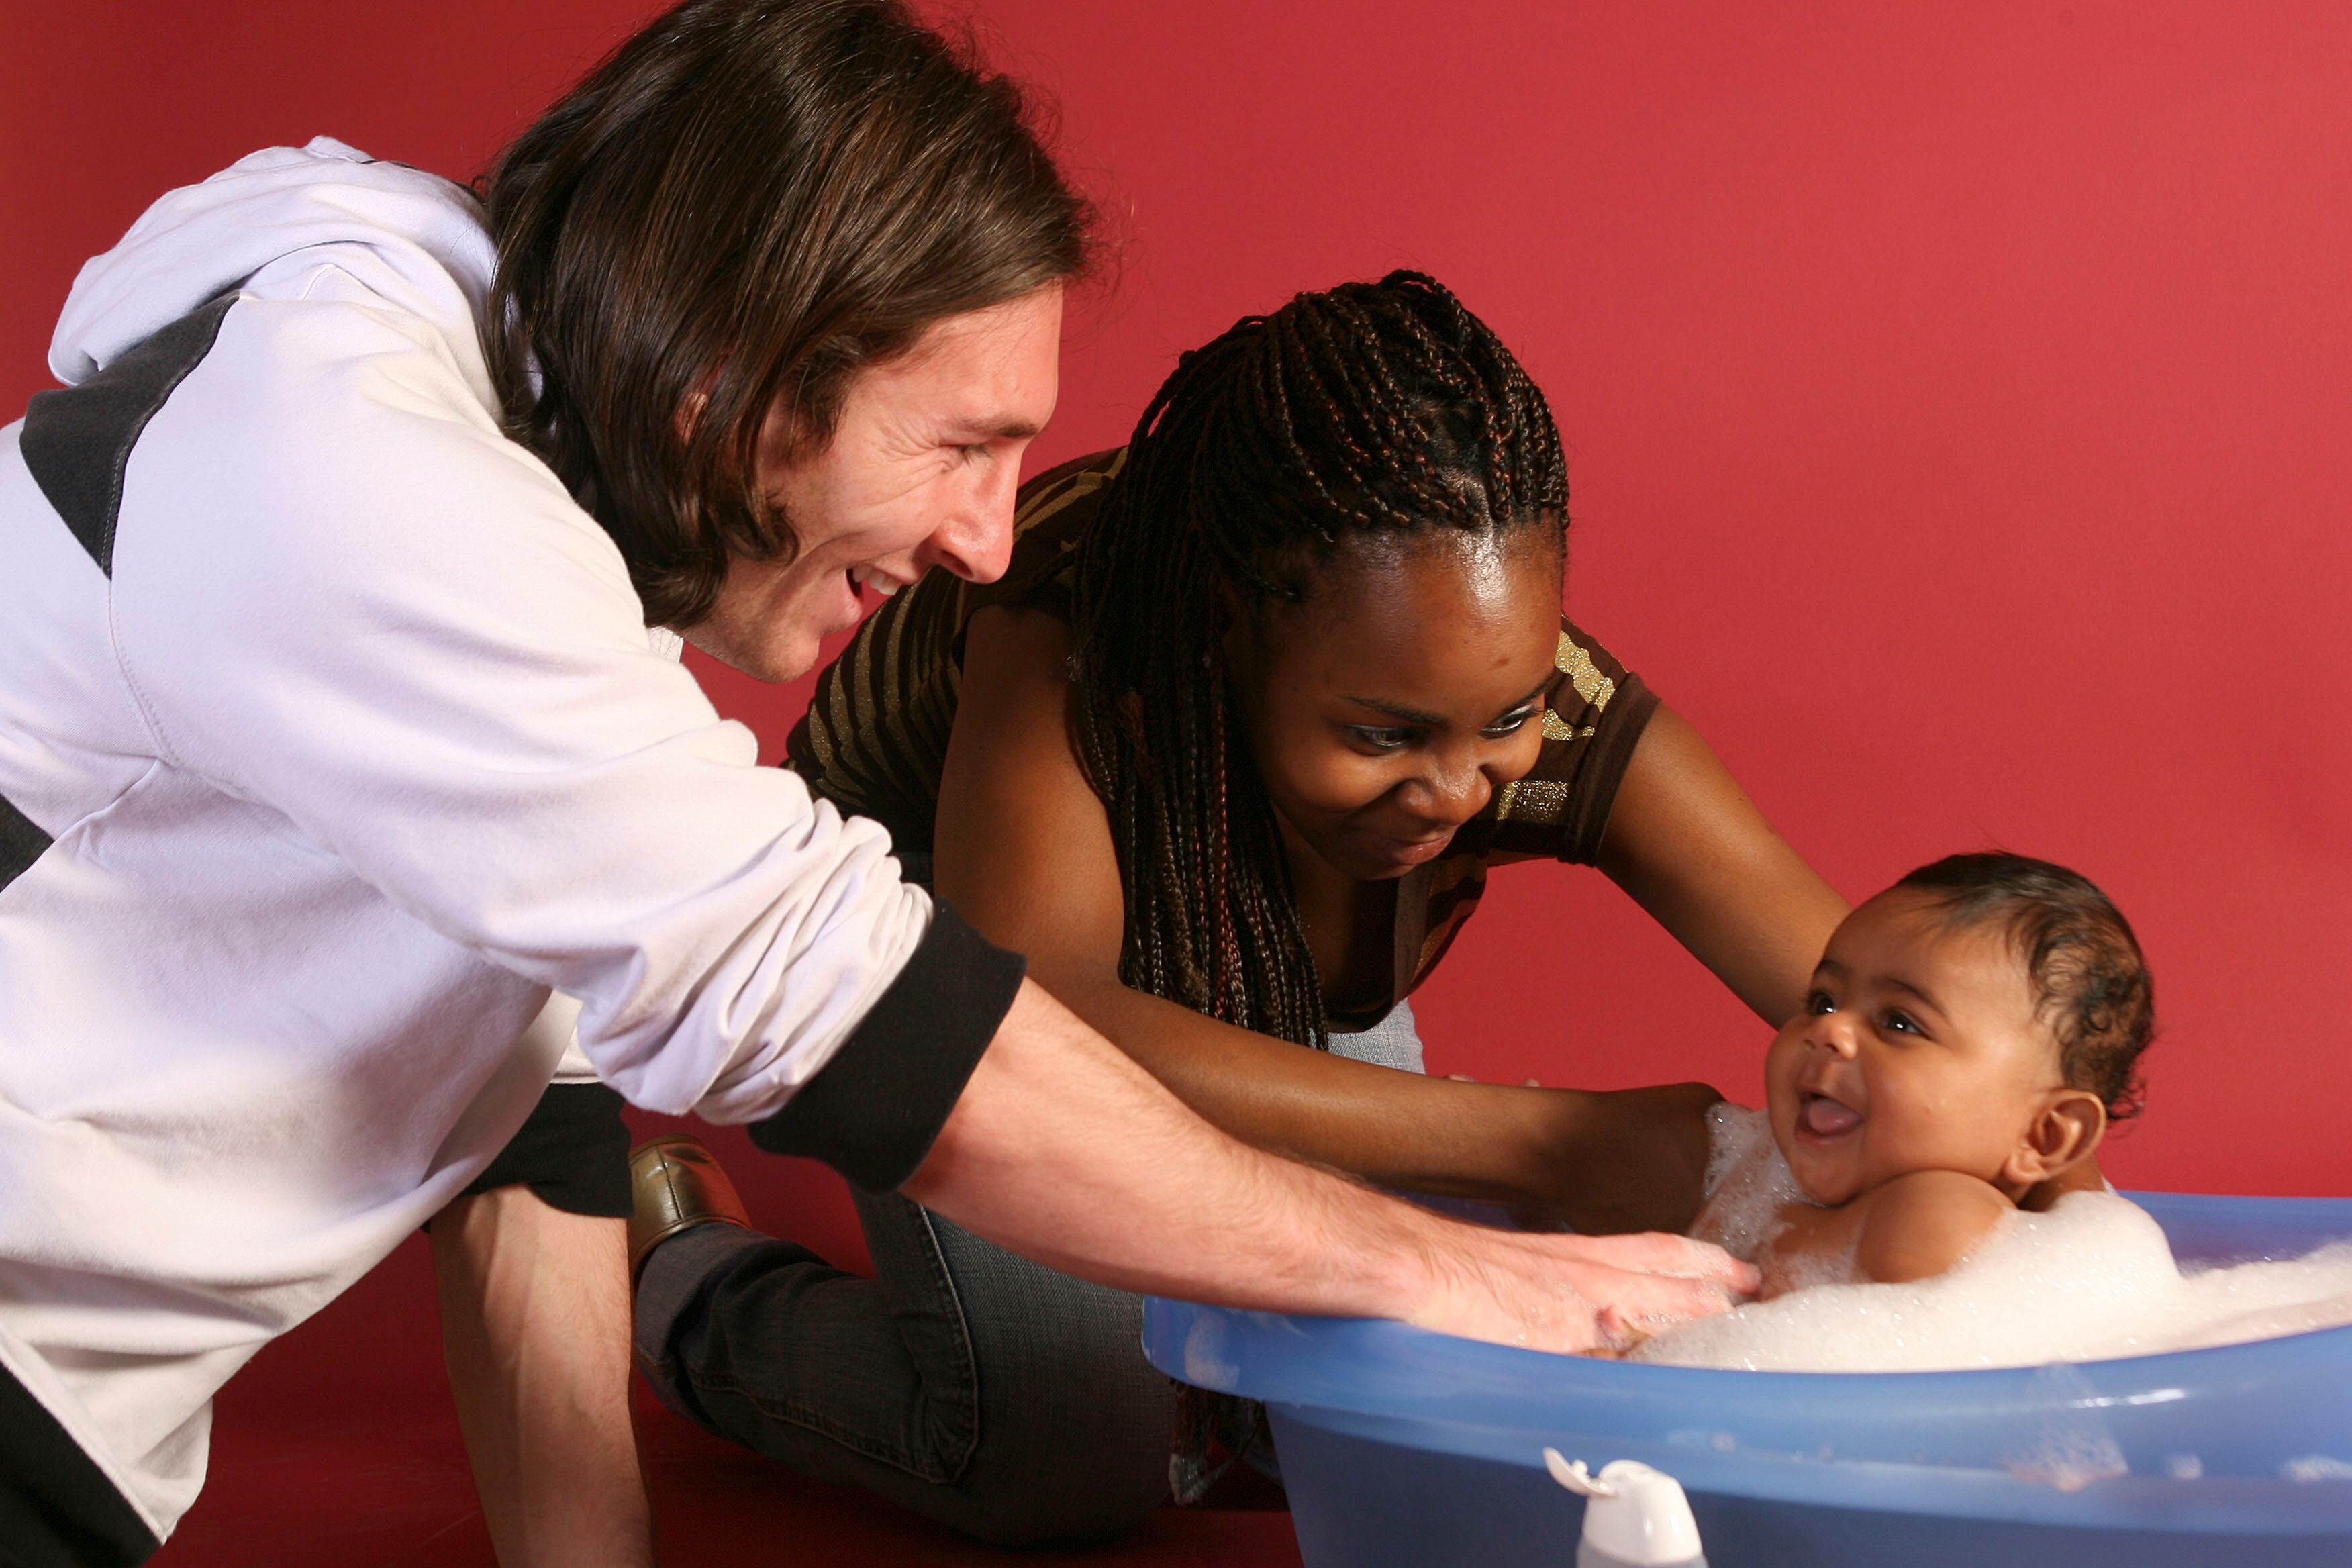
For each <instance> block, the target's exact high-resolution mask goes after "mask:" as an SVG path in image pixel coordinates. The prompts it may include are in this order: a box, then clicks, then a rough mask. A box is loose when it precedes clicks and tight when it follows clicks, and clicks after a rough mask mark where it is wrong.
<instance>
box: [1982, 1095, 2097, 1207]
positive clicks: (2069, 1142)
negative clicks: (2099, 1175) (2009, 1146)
mask: <svg viewBox="0 0 2352 1568" xmlns="http://www.w3.org/2000/svg"><path fill="white" fill-rule="evenodd" d="M2106 1131H2107V1108H2106V1107H2105V1105H2103V1104H2102V1103H2100V1100H2099V1097H2098V1096H2097V1095H2095V1094H2093V1093H2091V1092H2090V1091H2089V1090H2087V1089H2058V1090H2056V1091H2054V1092H2053V1093H2052V1094H2050V1095H2049V1096H2047V1097H2046V1098H2045V1099H2044V1100H2042V1109H2041V1110H2039V1111H2037V1112H2035V1114H2034V1118H2033V1123H2032V1126H2030V1127H2028V1128H2027V1129H2026V1130H2025V1136H2024V1138H2023V1139H2021V1141H2020V1142H2019V1143H2018V1145H2017V1147H2016V1148H2015V1149H2013V1150H2011V1152H2010V1156H2009V1158H2008V1160H2007V1161H2006V1162H2004V1163H2002V1165H2001V1168H2000V1173H2001V1177H2002V1180H2003V1181H2004V1182H2005V1183H2014V1184H2016V1185H2017V1186H2019V1187H2020V1188H2024V1187H2032V1186H2038V1185H2039V1184H2042V1183H2043V1182H2046V1181H2048V1180H2050V1178H2051V1177H2053V1176H2055V1175H2058V1174H2060V1173H2062V1172H2064V1171H2065V1170H2067V1169H2068V1168H2069V1167H2071V1166H2074V1165H2077V1164H2080V1163H2082V1162H2083V1161H2084V1160H2087V1159H2089V1158H2090V1157H2091V1155H2092V1154H2093V1152H2095V1151H2096V1150H2097V1149H2098V1147H2099V1140H2100V1139H2101V1138H2103V1137H2105V1135H2106Z"/></svg>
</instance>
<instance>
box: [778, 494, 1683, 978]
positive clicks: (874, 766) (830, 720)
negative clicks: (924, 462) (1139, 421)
mask: <svg viewBox="0 0 2352 1568" xmlns="http://www.w3.org/2000/svg"><path fill="white" fill-rule="evenodd" d="M1126 460H1127V453H1126V450H1125V449H1124V448H1121V449H1119V450H1118V451H1113V452H1098V453H1096V454H1095V455H1094V456H1092V457H1087V458H1078V459H1076V461H1074V462H1069V463H1065V464H1063V465H1062V466H1061V467H1060V468H1054V469H1050V470H1048V471H1047V472H1045V473H1043V474H1040V475H1038V476H1037V477H1036V478H1034V479H1031V480H1030V481H1029V482H1028V483H1027V484H1025V485H1024V486H1022V487H1021V498H1020V501H1019V504H1018V507H1017V508H1016V510H1015V511H1014V514H1013V531H1014V534H1015V539H1014V542H1013V564H1012V567H1011V569H1010V570H1008V571H1007V572H1006V573H1005V574H1004V576H1003V579H1002V580H1001V581H999V582H995V583H985V584H982V583H967V582H965V581H963V580H962V579H961V578H960V577H956V576H954V575H952V574H949V573H945V572H931V573H927V574H925V575H924V577H923V579H922V581H920V582H919V583H917V584H915V585H914V586H912V587H910V588H908V589H906V590H904V591H903V592H901V593H899V594H898V595H896V596H895V597H893V598H892V599H890V600H889V602H888V603H887V604H885V605H883V606H882V607H881V608H880V609H878V610H877V611H876V612H875V613H874V614H873V615H872V616H869V617H867V619H866V624H865V625H864V626H861V627H860V628H859V629H858V633H857V636H856V638H854V639H853V640H852V641H851V643H850V645H849V647H847V648H845V649H844V650H843V652H842V655H841V657H840V658H838V659H836V660H835V661H834V663H833V664H832V665H831V666H829V667H828V668H826V669H825V671H824V674H823V675H821V676H819V677H818V678H817V688H816V695H815V697H814V700H812V701H811V702H810V703H809V710H808V716H807V717H806V718H804V719H803V720H802V721H801V722H800V724H799V726H798V727H797V728H795V729H794V730H793V733H792V739H791V741H790V742H788V748H787V749H788V751H789V753H790V754H789V756H788V758H787V763H786V765H787V766H789V767H791V768H793V769H794V770H795V771H797V772H798V773H800V774H801V775H802V776H803V777H804V778H806V779H807V780H808V782H809V787H810V788H811V789H812V790H814V792H815V793H816V794H818V795H823V796H824V798H826V799H827V800H830V801H832V802H833V803H834V804H835V805H838V806H839V807H840V808H841V809H842V810H844V811H845V812H855V813H856V814H858V815H859V816H870V817H873V818H875V819H876V820H877V821H879V822H880V823H881V824H882V825H883V826H886V827H887V828H888V829H889V830H890V837H891V839H892V841H893V842H894V843H895V844H896V845H897V846H898V848H899V850H900V851H902V852H905V853H928V852H929V849H930V847H931V826H932V820H933V818H934V816H936V815H937V812H938V808H939V797H940V773H941V771H942V770H943V769H944V768H945V766H946V763H947V751H948V734H949V731H950V730H951V729H952V728H953V727H954V724H955V710H956V697H957V692H958V690H959V689H960V687H961V682H962V679H963V630H964V626H966V625H967V624H968V623H969V622H970V621H971V616H972V615H973V614H974V613H975V612H977V611H978V610H980V609H981V608H982V607H983V606H985V605H1020V606H1023V607H1024V608H1029V609H1039V610H1045V611H1046V612H1048V613H1050V614H1054V615H1058V616H1064V617H1065V618H1066V617H1067V616H1068V615H1069V613H1070V575H1071V568H1072V566H1073V564H1074V563H1075V560H1076V554H1075V552H1076V547H1077V543H1078V541H1079V540H1080V539H1081V538H1083V537H1084V535H1085V532H1086V530H1087V528H1088V527H1089V526H1090V525H1091V524H1092V522H1093V521H1094V518H1095V514H1096V512H1097V510H1099V509H1100V506H1101V501H1102V496H1103V493H1104V492H1105V491H1106V490H1107V489H1108V488H1109V487H1110V485H1111V484H1112V483H1113V482H1114V481H1115V480H1116V479H1118V471H1119V468H1121V467H1122V466H1123V465H1124V463H1125V462H1126ZM1559 626H1560V629H1559V660H1558V662H1559V675H1558V676H1557V677H1556V678H1555V679H1553V681H1552V683H1551V687H1550V689H1549V691H1548V692H1547V693H1546V700H1545V704H1544V716H1543V733H1544V742H1543V750H1542V753H1541V755H1540V756H1539V757H1538V760H1537V762H1536V765H1535V768H1534V769H1533V771H1531V772H1530V773H1528V776H1527V777H1525V778H1523V779H1520V780H1518V781H1517V782H1516V783H1514V784H1507V785H1506V786H1504V788H1503V789H1502V790H1501V791H1500V792H1498V793H1497V794H1496V797H1495V800H1494V802H1493V804H1492V805H1489V806H1488V807H1487V808H1486V811H1485V812H1484V813H1482V814H1481V815H1480V816H1477V817H1476V818H1475V819H1474V820H1472V821H1471V822H1469V823H1468V824H1466V825H1465V826H1464V827H1463V828H1462V829H1461V830H1460V831H1459V832H1458V833H1456V834H1455V835H1454V842H1453V844H1452V845H1450V846H1448V847H1447V850H1446V853H1445V854H1444V855H1443V856H1441V857H1439V858H1437V859H1435V860H1433V861H1431V862H1430V863H1429V864H1427V865H1425V866H1420V867H1416V868H1414V869H1413V870H1412V872H1410V873H1408V874H1407V876H1406V877H1405V878H1404V879H1403V881H1402V884H1401V885H1400V886H1399V888H1398V892H1397V931H1396V958H1395V969H1394V973H1395V982H1394V986H1393V997H1402V996H1403V995H1405V994H1408V993H1409V992H1411V991H1412V988H1413V987H1414V986H1416V985H1418V984H1421V982H1422V981H1423V979H1424V978H1426V977H1427V975H1428V973H1429V972H1430V971H1431V970H1432V969H1433V968H1434V967H1436V964H1437V961H1438V959H1439V958H1441V957H1443V956H1444V952H1445V949H1446V946H1447V945H1448V944H1449V943H1450V942H1453V940H1454V933H1455V932H1456V931H1460V930H1461V929H1462V924H1463V922H1464V921H1466V920H1468V919H1469V917H1470V914H1471V911H1472V910H1475V908H1476V907H1477V903H1478V900H1479V897H1480V895H1481V894H1483V893H1484V892H1485V891H1486V868H1487V867H1488V865H1489V864H1491V863H1492V862H1493V861H1494V860H1496V859H1497V858H1521V857H1530V856H1534V857H1542V858H1551V859H1559V860H1570V861H1575V862H1579V863H1581V864H1586V865H1589V864H1591V861H1592V859H1593V858H1594V857H1595V856H1596V855H1597V854H1598V853H1599V852H1600V848H1601V830H1602V829H1603V828H1604V827H1606V826H1608V823H1609V808H1610V805H1611V804H1612V802H1613V801H1614V800H1615V798H1616V795H1617V785H1618V782H1619V781H1620V780H1621V779H1622V778H1623V777H1624V776H1625V764H1626V763H1627V762H1628V761H1629V760H1630V759H1631V758H1632V756H1633V743H1634V742H1636V741H1638V740H1639V739H1641V735H1642V731H1643V727H1644V726H1645V725H1647V724H1648V723H1649V721H1650V716H1651V714H1652V713H1654V712H1655V711H1656V710H1657V699H1656V698H1655V697H1654V696H1653V695H1652V694H1651V692H1650V690H1649V689H1648V688H1647V687H1645V686H1643V684H1642V679H1641V677H1639V676H1637V675H1634V674H1633V673H1632V672H1630V671H1629V670H1627V669H1626V668H1624V666H1622V665H1621V664H1619V663H1618V662H1617V661H1616V660H1615V659H1613V658H1611V657H1610V656H1609V654H1608V652H1607V651H1606V650H1605V649H1603V648H1602V647H1601V645H1600V644H1598V643H1596V642H1594V641H1593V640H1592V639H1591V637H1587V636H1585V635H1584V633H1583V632H1582V631H1580V630H1579V629H1578V628H1577V627H1576V626H1573V625H1572V624H1570V622H1569V621H1568V620H1567V618H1566V617H1562V618H1561V621H1560V624H1559ZM1393 997H1392V999H1393Z"/></svg>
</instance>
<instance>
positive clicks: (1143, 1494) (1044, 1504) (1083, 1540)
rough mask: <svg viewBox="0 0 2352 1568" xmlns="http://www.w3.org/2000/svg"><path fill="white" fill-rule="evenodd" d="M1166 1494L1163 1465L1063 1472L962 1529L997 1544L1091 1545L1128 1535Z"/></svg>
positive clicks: (1003, 1500)
mask: <svg viewBox="0 0 2352 1568" xmlns="http://www.w3.org/2000/svg"><path fill="white" fill-rule="evenodd" d="M1167 1498H1168V1476H1167V1472H1166V1467H1165V1465H1164V1464H1162V1465H1160V1466H1157V1467H1155V1468H1154V1469H1153V1470H1151V1471H1150V1472H1149V1473H1144V1472H1139V1473H1137V1474H1134V1475H1128V1476H1106V1475H1100V1474H1097V1475H1083V1474H1076V1473H1072V1472H1070V1471H1063V1472H1062V1473H1060V1474H1058V1475H1048V1476H1041V1477H1039V1478H1038V1479H1037V1483H1036V1484H1035V1485H1034V1486H1028V1487H1024V1488H1023V1489H1021V1490H1020V1491H1019V1492H1018V1493H1017V1494H1015V1495H1000V1496H998V1497H996V1498H995V1499H992V1506H990V1507H988V1508H987V1509H985V1510H981V1511H980V1513H979V1515H978V1516H977V1517H975V1518H972V1519H970V1520H967V1521H964V1524H963V1528H964V1531H965V1532H966V1533H967V1534H970V1535H972V1536H975V1537H977V1538H978V1539H980V1540H982V1541H984V1542H988V1543H989V1544H990V1545H992V1546H1018V1547H1037V1546H1091V1545H1097V1544H1099V1543H1101V1542H1107V1541H1111V1540H1115V1539H1117V1538H1118V1537H1119V1536H1122V1535H1124V1534H1126V1533H1127V1532H1128V1531H1130V1530H1132V1529H1134V1528H1135V1527H1136V1526H1137V1525H1138V1524H1139V1523H1141V1522H1142V1521H1143V1519H1144V1516H1145V1515H1147V1514H1149V1513H1150V1512H1151V1510H1154V1509H1156V1508H1158V1507H1159V1506H1160V1504H1161V1503H1162V1502H1164V1501H1166V1500H1167Z"/></svg>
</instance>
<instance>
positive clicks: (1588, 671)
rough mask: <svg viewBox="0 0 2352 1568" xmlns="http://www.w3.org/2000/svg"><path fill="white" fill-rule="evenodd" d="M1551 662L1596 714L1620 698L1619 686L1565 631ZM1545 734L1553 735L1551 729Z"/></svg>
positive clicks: (1556, 738)
mask: <svg viewBox="0 0 2352 1568" xmlns="http://www.w3.org/2000/svg"><path fill="white" fill-rule="evenodd" d="M1552 663H1554V664H1555V665H1558V666H1559V669H1560V672H1561V673H1562V674H1564V675H1566V676H1567V677H1568V683H1569V684H1570V686H1573V687H1575V688H1576V694H1577V695H1578V696H1579V697H1580V698H1582V699H1583V700H1585V702H1586V703H1587V704H1589V705H1590V706H1591V708H1592V709H1593V710H1594V711H1596V712H1598V711H1599V710H1601V709H1603V708H1606V707H1608V706H1609V700H1610V699H1611V698H1612V697H1614V696H1616V695H1617V683H1616V682H1615V681H1613V680H1612V679H1609V678H1608V677H1607V676H1605V675H1603V674H1601V668H1600V666H1598V665H1596V664H1594V663H1593V662H1592V656H1591V654H1589V653H1587V652H1585V651H1584V650H1583V649H1582V648H1580V647H1577V645H1576V641H1575V639H1574V638H1572V637H1570V636H1569V635H1568V634H1567V633H1566V632H1562V633H1560V634H1559V651H1558V652H1557V653H1555V654H1554V655H1553V656H1552ZM1545 732H1546V733H1547V734H1549V732H1550V731H1549V727H1547V728H1546V731H1545ZM1552 738H1553V739H1554V740H1567V739H1569V738H1570V737H1568V736H1565V735H1555V736H1553V737H1552Z"/></svg>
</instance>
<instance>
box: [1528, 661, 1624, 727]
mask: <svg viewBox="0 0 2352 1568" xmlns="http://www.w3.org/2000/svg"><path fill="white" fill-rule="evenodd" d="M1588 662H1589V661H1588ZM1571 679H1573V678H1572V677H1571ZM1612 695H1614V693H1612ZM1593 729H1594V726H1592V725H1591V724H1587V725H1586V726H1585V727H1584V728H1583V729H1581V730H1580V729H1577V728H1576V727H1575V726H1574V725H1572V724H1570V722H1569V721H1567V720H1565V719H1563V718H1561V717H1560V716H1559V714H1558V713H1557V712H1554V711H1553V710H1551V709H1549V708H1547V709H1545V710H1544V716H1543V732H1544V739H1545V740H1547V741H1590V740H1591V739H1592V734H1593Z"/></svg>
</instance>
